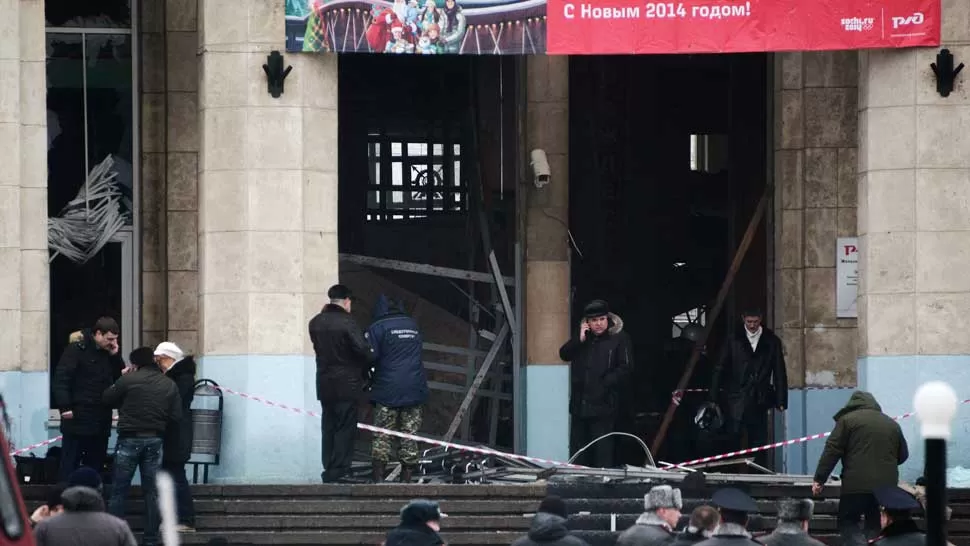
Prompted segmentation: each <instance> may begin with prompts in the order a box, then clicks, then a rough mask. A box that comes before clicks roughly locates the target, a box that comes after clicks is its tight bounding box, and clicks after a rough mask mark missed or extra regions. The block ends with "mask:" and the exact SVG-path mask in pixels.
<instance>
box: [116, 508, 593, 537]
mask: <svg viewBox="0 0 970 546" xmlns="http://www.w3.org/2000/svg"><path fill="white" fill-rule="evenodd" d="M446 513H447V512H446ZM127 519H128V523H129V525H130V526H131V528H132V529H134V530H141V529H143V526H144V518H143V517H142V516H131V517H129V518H127ZM445 522H446V524H447V529H448V531H449V532H455V531H516V532H519V533H524V532H526V531H527V530H528V529H529V526H530V525H531V524H532V519H531V518H530V517H524V516H521V515H518V516H516V515H492V516H455V515H452V514H449V517H448V518H446V520H445ZM398 523H400V517H399V516H398V515H397V514H381V515H366V516H362V517H349V516H348V515H331V516H318V515H311V514H306V515H277V514H272V515H265V514H261V515H254V514H249V515H245V516H215V515H200V516H197V517H196V529H198V530H200V531H206V532H217V531H270V530H280V531H299V530H308V531H309V530H312V531H326V532H328V533H329V532H331V531H336V532H375V531H376V532H385V531H387V530H388V529H390V528H392V527H394V526H396V525H397V524H398ZM607 528H608V522H607ZM594 529H595V527H594Z"/></svg>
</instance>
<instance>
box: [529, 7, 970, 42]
mask: <svg viewBox="0 0 970 546" xmlns="http://www.w3.org/2000/svg"><path fill="white" fill-rule="evenodd" d="M963 1H967V0H963ZM940 2H941V0H683V1H677V2H644V1H642V0H549V1H548V12H547V17H548V21H547V23H548V35H547V44H546V51H547V53H548V54H550V55H584V54H588V55H596V54H636V53H744V52H758V51H812V50H830V49H875V48H897V47H915V46H938V45H939V44H940V13H941V8H940Z"/></svg>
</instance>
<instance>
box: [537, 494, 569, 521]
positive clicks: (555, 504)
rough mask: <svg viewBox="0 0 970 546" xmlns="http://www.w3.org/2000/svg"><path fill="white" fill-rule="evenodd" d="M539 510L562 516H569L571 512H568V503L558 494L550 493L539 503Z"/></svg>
mask: <svg viewBox="0 0 970 546" xmlns="http://www.w3.org/2000/svg"><path fill="white" fill-rule="evenodd" d="M539 512H542V513H544V514H553V515H556V516H559V517H561V518H568V517H569V514H568V513H566V503H565V502H563V500H562V499H561V498H559V497H557V496H556V495H549V496H548V497H546V498H544V499H542V503H541V504H539Z"/></svg>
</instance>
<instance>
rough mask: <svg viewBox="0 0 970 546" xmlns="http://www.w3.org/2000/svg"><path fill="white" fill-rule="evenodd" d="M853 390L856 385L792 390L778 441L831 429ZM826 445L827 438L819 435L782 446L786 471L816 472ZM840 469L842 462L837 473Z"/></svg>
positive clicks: (836, 470)
mask: <svg viewBox="0 0 970 546" xmlns="http://www.w3.org/2000/svg"><path fill="white" fill-rule="evenodd" d="M853 392H855V389H853V388H846V389H831V390H800V389H791V390H789V391H788V411H786V412H785V420H784V430H783V432H782V433H778V432H777V430H776V435H778V440H779V441H781V440H782V439H789V440H790V439H792V438H801V437H802V436H809V435H812V434H818V433H820V432H828V431H830V430H832V429H833V428H834V427H835V421H833V420H832V417H833V416H834V415H835V413H836V412H837V411H839V410H840V409H841V408H842V406H844V405H845V403H846V402H848V400H849V397H850V396H852V393H853ZM823 447H825V439H824V438H820V439H817V440H811V441H808V442H803V443H800V444H795V445H791V446H786V447H784V448H782V458H783V466H782V468H783V469H784V472H786V473H789V474H814V473H815V467H816V465H818V459H819V457H821V455H822V448H823ZM841 471H842V467H841V465H839V466H838V467H836V469H835V474H838V473H840V472H841Z"/></svg>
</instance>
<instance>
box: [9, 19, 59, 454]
mask: <svg viewBox="0 0 970 546" xmlns="http://www.w3.org/2000/svg"><path fill="white" fill-rule="evenodd" d="M0 9H2V11H3V13H4V21H5V22H4V23H3V24H2V25H0V29H2V31H0V142H3V146H2V147H0V164H2V165H4V168H3V172H2V173H0V263H3V264H4V267H3V270H2V272H0V324H2V325H3V327H2V332H0V345H2V346H4V347H6V350H5V351H4V353H3V355H2V356H0V392H2V393H3V395H4V398H5V401H6V403H7V411H8V413H9V415H10V417H11V419H12V428H13V433H12V438H11V440H12V441H13V442H14V444H15V445H18V446H23V445H26V444H29V443H33V442H36V441H39V440H41V439H44V438H46V435H45V433H46V430H45V429H44V423H45V421H46V419H47V407H48V398H49V397H48V376H49V373H48V361H47V354H48V334H47V332H48V329H49V325H48V310H49V305H48V300H49V282H48V278H49V273H48V266H47V256H48V253H47V127H46V125H47V107H46V103H45V95H44V94H43V93H37V89H44V88H45V59H46V49H45V46H44V44H45V43H46V41H45V39H44V5H43V2H42V1H40V0H4V1H3V2H0Z"/></svg>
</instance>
